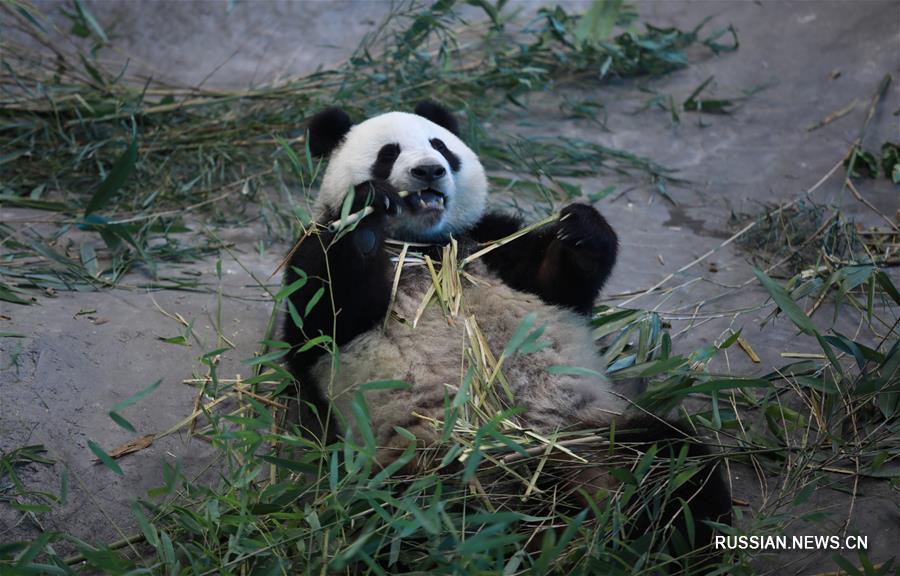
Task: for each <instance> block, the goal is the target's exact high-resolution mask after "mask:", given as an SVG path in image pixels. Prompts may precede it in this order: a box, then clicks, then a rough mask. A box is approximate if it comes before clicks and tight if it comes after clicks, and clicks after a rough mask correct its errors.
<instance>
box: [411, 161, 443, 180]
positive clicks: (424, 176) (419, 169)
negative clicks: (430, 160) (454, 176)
mask: <svg viewBox="0 0 900 576" xmlns="http://www.w3.org/2000/svg"><path fill="white" fill-rule="evenodd" d="M409 173H410V174H412V176H413V178H415V179H416V180H421V181H422V182H426V183H428V184H430V183H432V182H434V181H435V180H440V179H441V178H443V177H444V175H445V174H446V173H447V170H446V169H444V167H443V166H441V165H440V164H419V165H418V166H415V167H413V168H410V169H409Z"/></svg>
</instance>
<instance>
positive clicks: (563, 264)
mask: <svg viewBox="0 0 900 576" xmlns="http://www.w3.org/2000/svg"><path fill="white" fill-rule="evenodd" d="M521 228H522V221H521V220H520V219H518V218H516V217H513V216H508V215H505V214H497V213H489V214H486V215H485V216H484V217H483V218H482V219H481V221H480V222H479V223H478V224H477V225H476V226H475V229H474V230H473V231H472V236H473V237H474V238H475V239H476V240H478V241H479V242H490V241H492V240H497V239H500V238H503V237H505V236H509V235H510V234H512V233H514V232H516V231H517V230H519V229H521ZM617 252H618V238H617V237H616V233H615V232H614V231H613V229H612V227H611V226H610V225H609V223H608V222H607V221H606V219H605V218H604V217H603V216H602V215H601V214H600V213H599V212H597V210H595V209H594V208H593V207H591V206H585V205H583V204H570V205H569V206H567V207H566V208H564V209H563V210H562V212H561V213H560V219H559V220H558V221H556V222H554V223H552V224H548V225H547V226H543V227H541V228H538V229H537V230H534V231H533V232H529V233H528V234H526V235H525V236H522V237H521V238H518V239H517V240H514V241H513V242H510V243H509V244H506V245H505V246H501V247H500V248H497V249H495V250H493V251H491V252H489V253H487V254H486V255H485V256H484V259H485V263H486V264H487V265H488V267H489V268H491V269H492V270H493V271H495V272H496V273H497V274H499V275H500V278H501V279H503V281H504V282H506V283H507V284H509V285H510V286H512V287H513V288H516V289H517V290H522V291H525V292H531V293H532V294H536V295H538V296H540V297H541V299H542V300H544V301H545V302H548V303H551V304H558V305H560V306H566V307H569V308H572V309H574V310H576V311H578V312H581V313H584V314H589V313H590V311H591V308H592V307H593V305H594V300H595V299H596V298H597V295H598V294H599V292H600V288H602V287H603V284H604V283H605V282H606V279H607V278H609V274H610V272H612V268H613V265H614V264H615V261H616V253H617Z"/></svg>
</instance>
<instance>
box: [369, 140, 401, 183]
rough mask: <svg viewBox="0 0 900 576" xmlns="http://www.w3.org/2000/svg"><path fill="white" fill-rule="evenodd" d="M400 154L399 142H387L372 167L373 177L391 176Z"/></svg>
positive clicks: (383, 178)
mask: <svg viewBox="0 0 900 576" xmlns="http://www.w3.org/2000/svg"><path fill="white" fill-rule="evenodd" d="M399 156H400V145H399V144H385V145H384V146H382V147H381V150H379V151H378V157H377V158H376V159H375V163H374V164H372V168H371V169H370V171H371V173H372V178H374V179H375V180H387V179H388V178H390V177H391V170H393V168H394V162H396V161H397V157H399Z"/></svg>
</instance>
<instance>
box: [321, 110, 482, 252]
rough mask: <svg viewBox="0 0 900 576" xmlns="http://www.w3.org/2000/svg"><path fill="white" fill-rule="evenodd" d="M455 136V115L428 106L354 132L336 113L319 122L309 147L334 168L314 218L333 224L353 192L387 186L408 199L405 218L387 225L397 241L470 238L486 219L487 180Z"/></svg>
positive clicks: (367, 124) (392, 114)
mask: <svg viewBox="0 0 900 576" xmlns="http://www.w3.org/2000/svg"><path fill="white" fill-rule="evenodd" d="M458 133H459V128H458V125H457V122H456V119H455V118H454V117H453V115H452V114H451V113H450V112H448V111H447V110H446V109H445V108H443V107H442V106H440V105H438V104H435V103H434V102H429V101H426V102H421V103H420V104H419V105H418V106H416V110H415V114H409V113H406V112H388V113H386V114H381V115H379V116H375V117H373V118H369V119H368V120H366V121H365V122H362V123H360V124H356V125H354V124H353V123H352V122H351V120H350V118H349V116H347V114H346V113H345V112H344V111H343V110H340V109H338V108H330V109H328V110H325V111H323V112H321V113H319V114H317V115H316V116H315V117H313V119H312V120H311V122H310V124H309V147H310V151H311V152H312V154H313V155H314V156H317V157H326V156H327V157H329V162H328V168H327V169H326V170H325V175H324V176H323V178H322V185H321V187H320V188H319V195H318V197H317V198H316V202H315V206H314V212H315V214H314V216H315V217H316V218H317V219H319V220H322V219H325V218H333V217H335V215H337V214H338V213H340V209H341V204H342V203H343V201H344V198H345V197H346V195H347V193H348V192H349V191H350V190H352V189H353V187H354V186H356V185H358V184H362V183H363V182H366V181H369V180H382V181H387V182H390V183H391V184H392V185H393V186H394V187H395V188H396V189H397V190H398V191H406V192H409V195H408V196H406V198H405V204H404V206H403V210H402V212H401V214H400V215H399V216H398V217H396V218H392V219H390V220H389V222H390V224H389V226H390V230H389V233H390V235H391V236H392V237H394V238H397V239H400V240H407V241H423V242H431V241H442V240H446V239H447V238H448V237H449V236H450V235H451V234H459V233H462V232H465V231H466V230H468V229H469V228H471V227H472V226H474V225H475V224H476V223H477V222H478V220H479V218H481V215H482V212H484V205H485V199H486V197H487V177H486V176H485V173H484V168H483V167H482V165H481V162H480V161H479V160H478V156H476V155H475V152H473V151H472V150H471V149H470V148H469V147H468V146H466V145H465V144H464V143H463V141H462V140H460V139H459V137H458Z"/></svg>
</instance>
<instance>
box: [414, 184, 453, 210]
mask: <svg viewBox="0 0 900 576" xmlns="http://www.w3.org/2000/svg"><path fill="white" fill-rule="evenodd" d="M446 204H447V197H446V196H444V194H443V193H442V192H438V191H437V190H434V189H432V188H425V189H422V190H418V191H416V192H410V193H409V196H407V197H406V205H407V206H408V207H409V209H410V211H411V212H413V213H425V212H435V213H441V212H443V211H444V209H445V208H446Z"/></svg>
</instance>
